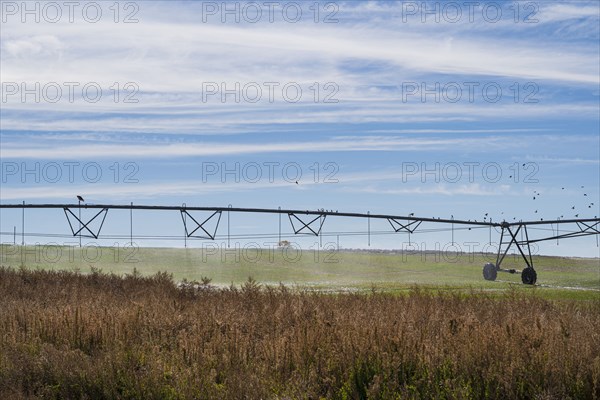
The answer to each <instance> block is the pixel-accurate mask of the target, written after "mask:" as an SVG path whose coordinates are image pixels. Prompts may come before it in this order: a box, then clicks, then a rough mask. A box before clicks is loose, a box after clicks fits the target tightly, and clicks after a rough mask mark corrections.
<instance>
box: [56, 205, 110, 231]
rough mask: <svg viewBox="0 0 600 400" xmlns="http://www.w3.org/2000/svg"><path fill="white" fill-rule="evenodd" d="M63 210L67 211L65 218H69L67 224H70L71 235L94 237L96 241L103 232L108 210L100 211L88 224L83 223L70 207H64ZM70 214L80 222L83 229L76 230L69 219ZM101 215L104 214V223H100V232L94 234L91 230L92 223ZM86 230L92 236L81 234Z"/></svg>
mask: <svg viewBox="0 0 600 400" xmlns="http://www.w3.org/2000/svg"><path fill="white" fill-rule="evenodd" d="M63 210H64V211H65V216H66V217H67V222H68V223H69V227H70V228H71V233H73V236H82V237H93V238H94V239H98V237H99V236H100V231H101V230H102V226H103V225H104V220H105V219H106V215H107V214H108V208H103V209H101V210H100V211H98V213H97V214H96V215H94V216H93V217H92V219H90V220H89V221H88V222H83V221H82V220H81V219H80V218H79V217H78V216H77V215H75V213H74V212H73V211H71V209H70V208H68V207H64V208H63ZM69 214H71V216H72V217H73V218H75V220H76V221H77V222H79V223H80V224H81V228H79V229H78V230H77V231H76V230H75V228H74V227H73V224H71V219H70V218H69ZM100 214H104V215H103V217H102V221H101V222H100V226H99V227H98V232H97V233H94V232H92V230H91V229H90V228H89V225H90V224H91V223H92V221H94V220H95V219H96V218H97V217H98V216H100ZM84 229H85V230H86V231H88V232H89V233H90V235H91V236H90V235H82V234H81V232H82V231H83V230H84Z"/></svg>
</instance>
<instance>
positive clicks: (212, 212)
mask: <svg viewBox="0 0 600 400" xmlns="http://www.w3.org/2000/svg"><path fill="white" fill-rule="evenodd" d="M80 200H81V199H80ZM0 208H6V209H22V210H23V214H24V213H25V209H47V210H51V209H62V210H63V211H64V213H65V216H66V218H67V222H68V223H69V227H70V228H71V233H72V234H73V236H75V237H80V238H81V237H93V238H95V239H98V238H99V237H100V231H101V230H102V226H103V225H104V221H105V219H106V216H107V214H108V211H109V210H131V211H132V210H146V211H178V212H179V213H180V214H181V218H182V221H183V225H184V229H185V234H186V236H187V237H190V238H192V237H193V238H200V239H207V240H215V238H216V233H217V229H218V227H219V222H220V220H221V215H222V213H223V212H226V213H254V214H279V215H287V216H288V218H289V221H290V224H291V226H292V229H293V231H294V234H296V235H299V234H308V235H314V236H319V235H321V234H322V228H323V224H324V223H325V219H326V218H327V217H346V218H367V219H380V220H387V221H388V222H389V224H390V226H391V228H392V229H393V230H394V232H396V233H399V232H407V233H414V232H415V231H416V230H417V229H418V228H419V226H420V225H421V224H422V223H435V224H451V225H452V226H454V225H469V226H475V227H490V228H491V227H495V228H500V229H501V233H500V241H499V246H498V254H497V257H496V263H495V264H492V263H487V264H486V265H485V266H484V267H483V276H484V278H485V279H487V280H495V279H496V275H497V272H499V271H500V272H509V273H520V274H521V278H522V281H523V283H525V284H535V282H536V280H537V273H536V271H535V269H534V267H533V258H532V256H531V248H530V244H532V243H537V242H541V241H547V240H558V239H567V238H574V237H580V236H589V235H600V218H581V219H555V220H540V221H516V222H507V221H502V222H492V221H491V219H490V220H489V221H477V220H473V221H471V220H460V219H442V218H423V217H417V216H414V215H413V214H410V215H408V216H406V215H388V214H371V213H369V212H367V213H356V212H338V211H333V210H325V209H321V210H293V209H281V208H276V209H274V208H240V207H231V206H229V207H194V206H187V205H185V204H184V205H181V206H151V205H134V204H133V203H131V204H87V203H84V204H81V203H79V204H26V203H25V202H23V203H22V204H0ZM82 209H83V210H85V209H91V210H99V211H98V212H97V213H95V215H94V216H93V217H92V218H90V219H88V220H87V221H84V220H82V219H81V210H82ZM73 210H76V211H78V213H77V214H75V212H73ZM202 212H204V213H208V214H207V215H208V217H207V218H204V219H202V218H199V219H196V218H195V217H194V215H192V213H202ZM93 221H99V226H98V228H97V229H94V228H92V227H91V223H92V222H93ZM209 221H211V222H210V224H214V225H215V227H214V230H213V229H211V230H210V231H209V230H208V229H209V228H208V225H209ZM215 222H216V223H215ZM565 224H572V225H574V226H575V229H574V230H570V231H567V232H564V231H563V232H562V233H560V232H559V229H558V228H557V230H556V233H554V230H553V231H552V232H553V233H552V235H550V236H545V237H542V238H533V239H530V238H529V234H528V232H527V227H528V226H534V225H551V226H554V225H557V226H558V225H565ZM77 227H78V229H77ZM369 229H370V225H369ZM519 233H520V234H521V237H522V236H523V234H524V236H525V239H523V238H521V239H517V235H518V234H519ZM505 239H506V240H505ZM512 245H514V246H515V247H516V248H517V250H518V251H519V253H520V255H521V256H522V258H523V259H524V260H525V263H526V264H527V267H526V268H525V269H524V270H523V271H516V270H512V269H511V270H505V269H502V268H500V266H501V264H502V261H503V260H504V258H505V256H506V254H507V253H508V251H509V249H510V248H511V247H512Z"/></svg>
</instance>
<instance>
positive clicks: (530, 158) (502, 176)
mask: <svg viewBox="0 0 600 400" xmlns="http://www.w3.org/2000/svg"><path fill="white" fill-rule="evenodd" d="M0 5H1V12H2V14H1V18H2V20H1V25H0V52H1V60H0V80H1V83H2V87H1V89H2V90H1V97H2V98H1V102H0V107H1V115H0V158H1V163H2V165H1V167H2V168H1V173H2V176H1V186H0V201H1V202H2V203H3V204H9V203H21V202H23V201H25V202H27V203H76V202H77V199H76V197H75V196H76V195H81V196H83V197H84V198H85V200H86V202H87V203H90V204H106V203H109V204H130V203H132V202H133V203H134V204H148V205H181V204H184V203H185V204H187V205H195V206H216V207H227V206H229V205H232V206H233V207H258V208H277V207H281V208H284V209H301V210H316V209H327V210H339V211H340V212H341V211H347V212H370V213H372V214H376V213H381V214H394V215H408V214H409V213H414V214H415V215H417V216H422V217H436V218H437V217H440V218H450V217H453V218H456V219H465V220H467V219H470V220H483V219H484V217H485V218H486V219H489V218H491V219H492V220H493V221H502V220H507V221H509V222H510V221H518V220H539V219H541V218H544V219H547V220H549V219H556V218H560V217H562V218H593V217H594V216H597V215H600V208H599V207H600V3H598V2H597V1H595V0H594V1H538V2H512V1H511V2H505V1H495V2H488V1H480V2H478V3H477V4H475V3H473V2H462V1H457V2H449V1H444V2H401V1H332V2H313V1H296V2H287V1H280V2H262V1H257V2H221V1H219V2H201V1H169V2H162V1H130V2H114V1H98V2H85V1H84V2H74V3H68V2H67V3H65V2H60V1H59V2H13V1H1V2H0ZM296 182H297V183H296ZM534 198H535V199H534ZM91 216H93V214H92V212H91V211H90V210H84V211H83V217H88V218H89V217H91ZM202 216H203V215H202V214H198V219H199V218H201V217H202ZM0 217H1V218H0V231H1V232H2V237H1V239H2V242H12V241H13V232H17V233H21V231H22V230H23V228H22V220H21V218H22V215H21V211H20V210H6V209H3V210H1V212H0ZM132 218H133V234H134V236H139V237H138V238H137V239H136V242H137V243H139V244H140V245H148V246H177V247H181V246H183V245H189V246H195V247H199V246H204V245H205V244H204V243H205V242H204V241H190V242H189V243H185V242H184V240H183V236H184V234H183V226H182V221H181V216H180V215H179V213H177V212H173V213H167V212H163V213H147V212H135V213H134V214H133V215H132ZM229 218H230V219H231V220H230V221H229V234H230V236H231V235H233V236H235V235H238V236H244V235H248V234H255V233H262V234H265V235H267V236H269V235H271V234H272V235H271V237H270V239H269V240H271V241H272V240H277V239H278V229H279V228H278V224H279V221H278V218H277V217H276V216H264V215H230V216H229ZM226 222H227V218H223V220H222V222H221V225H220V226H219V230H218V231H217V232H218V235H219V239H220V240H219V241H217V243H223V238H224V237H225V235H226V234H227V226H225V223H226ZM282 224H283V225H282V226H283V227H282V230H283V236H284V237H285V238H288V239H290V240H297V241H298V242H299V243H301V245H302V246H308V247H310V246H323V245H324V244H327V243H330V244H331V243H335V246H338V244H339V246H340V247H345V248H368V247H371V248H386V249H399V248H403V247H404V246H406V244H407V242H409V241H410V243H411V244H414V243H418V244H419V245H420V246H421V247H420V249H427V250H431V249H436V248H446V246H448V243H456V244H458V245H461V247H460V249H462V250H465V249H467V248H468V246H470V245H469V243H477V245H476V246H475V247H476V248H477V249H483V248H484V247H485V245H487V244H489V243H490V242H492V243H493V244H495V243H497V241H498V239H499V232H498V231H496V230H494V231H489V232H488V230H487V229H483V230H481V229H474V230H471V231H468V230H460V231H456V232H455V234H454V240H452V239H451V233H450V232H431V230H433V229H437V228H440V227H439V226H435V225H433V224H429V225H423V230H424V232H422V233H421V234H417V233H415V234H413V235H410V236H411V237H410V238H409V237H408V235H407V234H391V233H393V232H390V226H389V224H387V222H385V221H373V222H371V227H370V229H371V230H372V235H371V236H370V238H369V236H368V235H367V229H368V226H367V223H366V222H365V221H362V220H345V219H342V218H333V217H332V218H329V219H328V220H327V221H326V223H325V224H324V226H323V232H324V234H325V236H324V237H323V238H306V237H302V238H299V237H295V236H294V235H293V233H292V231H291V227H290V226H289V221H288V220H287V218H284V219H283V222H282ZM571 228H573V227H572V226H571V227H565V228H564V229H571ZM102 229H103V231H102V233H103V234H106V235H107V238H106V239H105V240H104V241H101V243H109V242H111V241H114V242H126V241H127V240H128V239H127V238H128V236H129V235H130V233H131V232H130V229H131V227H130V215H129V213H128V212H123V211H111V212H110V213H109V214H108V216H107V220H106V223H105V225H104V226H103V228H102ZM555 229H556V226H545V227H543V229H538V230H533V229H532V230H531V231H530V236H535V235H538V236H540V237H543V236H544V235H548V233H549V232H550V233H551V234H552V233H553V232H554V230H555ZM561 229H563V228H561ZM428 230H429V232H428ZM69 232H70V231H69V226H68V223H67V221H66V219H65V215H64V213H63V212H62V210H54V211H27V214H26V226H25V233H26V235H25V236H26V237H25V241H26V242H27V243H36V242H44V241H48V240H52V241H65V243H66V241H69V240H70V241H73V239H66V238H63V237H62V236H60V237H59V236H57V237H54V238H53V237H52V236H51V235H68V234H69ZM348 232H352V233H353V234H351V235H350V234H347V233H348ZM36 234H38V235H37V236H36ZM275 234H277V235H275ZM49 235H50V236H49ZM141 236H145V238H142V237H141ZM149 236H156V238H154V239H153V240H151V239H150V238H149ZM159 236H162V237H159ZM165 236H171V237H170V238H166V237H165ZM273 237H276V238H275V239H273ZM230 240H231V239H230ZM248 240H249V239H242V238H237V239H234V241H235V242H236V243H241V244H243V243H247V241H248ZM253 240H254V239H253ZM256 241H260V243H261V244H263V243H265V242H266V241H267V239H264V238H261V239H260V240H259V239H256ZM436 246H438V247H436ZM453 248H454V247H453ZM534 250H535V251H536V252H538V253H542V254H556V255H566V256H586V257H598V256H599V248H598V241H597V237H594V236H590V237H584V238H579V239H572V240H562V241H560V242H559V243H555V242H551V243H545V244H543V245H541V246H540V247H539V248H536V249H534Z"/></svg>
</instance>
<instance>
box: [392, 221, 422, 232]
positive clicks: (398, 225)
mask: <svg viewBox="0 0 600 400" xmlns="http://www.w3.org/2000/svg"><path fill="white" fill-rule="evenodd" d="M387 220H388V222H389V223H390V225H391V226H392V229H393V230H394V231H395V232H396V233H398V232H408V233H414V232H415V231H416V230H417V228H418V227H419V225H421V223H422V222H423V221H410V222H408V223H406V224H403V223H402V222H399V221H398V220H397V219H395V218H388V219H387ZM413 225H414V226H413ZM411 227H412V229H411Z"/></svg>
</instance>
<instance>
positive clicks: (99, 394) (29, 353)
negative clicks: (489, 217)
mask: <svg viewBox="0 0 600 400" xmlns="http://www.w3.org/2000/svg"><path fill="white" fill-rule="evenodd" d="M207 283H208V282H207V281H206V282H204V284H200V285H195V284H184V285H176V284H175V283H174V282H173V279H172V277H171V276H170V275H167V274H164V273H159V274H156V275H154V276H152V277H141V276H139V275H138V274H132V275H127V276H124V277H120V276H117V275H113V274H103V273H101V272H99V271H93V272H92V273H91V274H88V275H83V274H78V273H74V272H57V271H47V270H46V271H44V270H27V269H25V268H22V269H20V270H14V269H10V268H0V398H7V399H9V398H10V399H15V398H16V399H18V398H90V399H102V398H123V399H179V398H182V399H183V398H218V399H240V398H252V399H255V398H263V399H277V398H281V399H283V398H302V399H318V398H332V399H349V398H363V399H366V398H369V399H371V398H372V399H378V398H381V399H388V398H427V399H429V398H444V399H446V398H459V399H461V398H465V399H468V398H472V399H480V398H491V399H506V398H539V399H564V398H572V399H594V398H599V397H600V346H599V345H598V343H600V332H599V330H598V327H599V326H600V311H599V310H600V308H599V307H598V306H599V304H598V303H597V302H571V301H561V302H554V301H549V300H544V299H541V298H539V297H536V296H528V295H525V294H523V293H521V292H516V291H512V292H511V291H509V292H507V293H505V294H503V295H502V296H497V295H496V296H494V297H490V296H489V295H488V294H485V293H483V292H474V293H470V294H467V295H466V294H464V293H457V292H453V293H450V294H443V293H440V292H437V293H435V294H434V293H432V292H429V291H423V290H420V289H418V288H416V287H415V288H414V289H413V290H411V291H410V292H409V293H408V294H406V295H390V294H385V293H377V292H373V293H369V294H356V293H355V294H337V295H325V294H318V293H314V292H304V291H301V290H294V291H291V290H289V289H287V288H286V287H283V286H280V287H261V286H260V285H258V284H257V283H256V282H255V281H253V280H250V279H249V280H248V282H246V283H245V284H244V285H242V286H241V287H239V288H236V287H230V288H227V289H215V288H211V287H210V286H209V285H208V284H207Z"/></svg>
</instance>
